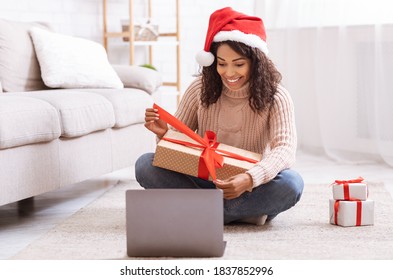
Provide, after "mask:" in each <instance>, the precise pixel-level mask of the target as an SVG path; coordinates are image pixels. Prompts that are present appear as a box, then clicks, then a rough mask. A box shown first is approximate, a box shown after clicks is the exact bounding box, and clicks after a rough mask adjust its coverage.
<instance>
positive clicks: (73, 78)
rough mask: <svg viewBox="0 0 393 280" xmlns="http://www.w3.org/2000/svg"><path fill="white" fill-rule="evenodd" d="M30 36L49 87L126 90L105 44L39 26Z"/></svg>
mask: <svg viewBox="0 0 393 280" xmlns="http://www.w3.org/2000/svg"><path fill="white" fill-rule="evenodd" d="M30 35H31V38H32V39H33V43H34V48H35V51H36V54H37V58H38V61H39V63H40V67H41V73H42V79H43V80H44V83H45V85H47V86H48V87H51V88H92V87H94V88H123V83H122V82H121V80H120V78H119V77H118V76H117V74H116V72H115V71H114V70H113V68H112V66H111V65H110V64H109V61H108V57H107V54H106V51H105V49H104V47H103V46H102V45H100V44H98V43H96V42H93V41H90V40H87V39H83V38H77V37H73V36H68V35H63V34H59V33H55V32H52V31H48V30H44V29H42V28H38V27H33V28H31V30H30Z"/></svg>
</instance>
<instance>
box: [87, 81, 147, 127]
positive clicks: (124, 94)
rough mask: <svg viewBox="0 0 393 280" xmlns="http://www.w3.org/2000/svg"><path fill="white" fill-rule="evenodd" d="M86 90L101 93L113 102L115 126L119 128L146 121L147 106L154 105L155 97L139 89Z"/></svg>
mask: <svg viewBox="0 0 393 280" xmlns="http://www.w3.org/2000/svg"><path fill="white" fill-rule="evenodd" d="M85 91H88V92H94V93H96V94H100V95H102V96H103V97H105V98H106V99H108V101H109V102H111V103H112V106H113V109H114V113H115V119H116V123H115V127H118V128H119V127H125V126H129V125H132V124H136V123H144V122H145V110H146V108H148V107H152V106H153V98H152V97H151V96H150V95H148V94H147V93H146V92H144V91H142V90H139V89H131V88H125V89H121V90H110V89H86V90H85Z"/></svg>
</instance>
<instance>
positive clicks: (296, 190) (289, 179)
mask: <svg viewBox="0 0 393 280" xmlns="http://www.w3.org/2000/svg"><path fill="white" fill-rule="evenodd" d="M280 175H281V176H282V178H283V179H284V181H285V182H284V184H285V185H286V187H287V188H288V190H290V191H291V192H292V194H293V198H294V203H295V204H296V203H297V202H298V201H299V200H300V198H301V196H302V193H303V188H304V181H303V178H302V177H301V176H300V174H299V173H297V172H296V171H294V170H292V169H286V170H283V171H281V174H280Z"/></svg>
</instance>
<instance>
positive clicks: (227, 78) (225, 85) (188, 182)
mask: <svg viewBox="0 0 393 280" xmlns="http://www.w3.org/2000/svg"><path fill="white" fill-rule="evenodd" d="M197 61H198V63H199V64H200V65H201V66H203V69H202V73H201V75H200V76H199V77H198V78H196V79H195V80H194V81H193V82H192V84H191V85H190V86H189V87H188V89H187V90H186V92H185V94H184V96H183V98H182V100H181V102H180V104H179V108H178V110H177V112H176V114H175V116H176V117H177V118H178V119H179V120H180V121H182V122H183V123H185V124H186V125H187V126H188V127H190V128H191V129H192V130H194V131H196V132H197V133H198V134H199V135H201V136H203V135H204V133H205V131H207V130H211V131H214V132H215V133H216V134H217V141H218V142H220V143H224V144H228V145H231V146H235V147H238V148H242V149H245V150H249V151H252V152H256V153H260V154H262V160H261V161H260V162H258V163H257V164H256V165H255V166H254V167H253V168H251V169H250V170H248V171H246V172H245V173H242V174H238V175H236V176H233V177H231V178H227V179H225V180H215V181H213V182H212V181H207V180H203V179H200V178H197V177H193V176H189V175H184V174H180V173H176V172H173V171H169V170H166V169H162V168H159V167H155V166H152V160H153V157H154V154H152V153H150V154H145V155H143V156H141V157H140V158H139V159H138V161H137V163H136V166H135V172H136V178H137V180H138V182H139V183H140V185H141V186H142V187H144V188H220V189H222V190H223V194H224V222H225V223H226V224H227V223H231V222H246V223H252V224H256V225H262V224H264V223H265V221H266V220H268V221H269V220H271V219H273V218H274V217H276V216H277V215H278V214H279V213H281V212H283V211H285V210H287V209H289V208H291V207H292V206H294V205H295V204H296V203H297V202H298V201H299V199H300V197H301V194H302V191H303V180H302V178H301V176H300V175H299V174H298V173H297V172H295V171H293V170H291V169H290V167H291V166H292V164H293V163H294V161H295V152H296V130H295V120H294V112H293V103H292V100H291V97H290V95H289V93H288V92H287V91H286V90H285V89H284V88H283V87H282V86H281V85H280V81H281V74H280V73H279V72H278V71H277V69H276V67H275V66H274V64H273V63H272V61H271V60H270V59H269V58H268V57H267V45H266V35H265V28H264V26H263V22H262V20H261V19H260V18H257V17H251V16H247V15H244V14H242V13H239V12H236V11H234V10H232V9H231V8H229V7H228V8H223V9H220V10H217V11H215V12H214V13H213V14H212V15H211V16H210V21H209V28H208V32H207V36H206V42H205V48H204V50H203V51H202V52H200V53H199V54H198V55H197ZM145 121H146V123H145V126H146V128H147V129H149V130H151V131H152V132H154V133H155V134H156V135H157V136H158V138H161V137H163V136H164V134H165V133H166V132H167V130H168V129H170V128H169V127H168V124H167V123H165V122H164V121H162V120H160V116H159V115H158V114H157V111H156V110H155V109H152V108H148V109H146V114H145Z"/></svg>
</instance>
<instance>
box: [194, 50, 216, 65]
mask: <svg viewBox="0 0 393 280" xmlns="http://www.w3.org/2000/svg"><path fill="white" fill-rule="evenodd" d="M195 58H196V61H197V62H198V64H199V65H200V66H204V67H206V66H210V65H212V64H213V62H214V55H213V54H212V53H211V52H207V51H205V50H200V51H199V52H198V53H197V55H196V57H195Z"/></svg>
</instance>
